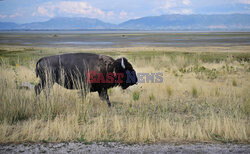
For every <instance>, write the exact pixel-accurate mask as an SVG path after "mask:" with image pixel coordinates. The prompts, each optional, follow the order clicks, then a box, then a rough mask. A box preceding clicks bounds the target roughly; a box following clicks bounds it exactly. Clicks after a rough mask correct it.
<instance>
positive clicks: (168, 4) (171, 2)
mask: <svg viewBox="0 0 250 154" xmlns="http://www.w3.org/2000/svg"><path fill="white" fill-rule="evenodd" d="M176 5H177V2H176V1H175V0H166V1H165V4H164V5H163V6H162V7H161V8H164V9H169V8H171V7H175V6H176Z"/></svg>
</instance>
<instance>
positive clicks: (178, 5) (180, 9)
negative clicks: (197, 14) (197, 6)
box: [154, 0, 194, 14]
mask: <svg viewBox="0 0 250 154" xmlns="http://www.w3.org/2000/svg"><path fill="white" fill-rule="evenodd" d="M190 4H191V1H190V0H181V1H177V0H165V1H164V3H161V4H160V6H159V7H158V8H156V9H154V12H158V14H165V13H167V14H192V13H194V12H193V10H192V9H191V8H190V6H189V5H190Z"/></svg>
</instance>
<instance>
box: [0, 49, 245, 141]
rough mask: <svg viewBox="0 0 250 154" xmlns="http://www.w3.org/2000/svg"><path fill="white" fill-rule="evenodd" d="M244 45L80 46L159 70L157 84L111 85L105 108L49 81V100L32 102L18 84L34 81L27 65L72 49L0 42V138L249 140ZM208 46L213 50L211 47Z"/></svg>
mask: <svg viewBox="0 0 250 154" xmlns="http://www.w3.org/2000/svg"><path fill="white" fill-rule="evenodd" d="M14 48H15V49H14ZM246 48H247V47H242V48H240V47H232V48H230V51H232V52H228V50H227V52H225V48H223V47H220V48H216V47H211V48H209V47H206V48H198V47H195V48H192V47H190V48H186V49H184V48H164V49H160V48H159V49H155V48H152V49H151V48H146V49H143V48H135V49H131V48H127V49H112V50H110V51H108V49H105V50H94V49H91V50H89V51H86V50H85V51H83V52H95V53H102V54H107V55H110V56H113V57H119V56H121V55H123V56H126V57H128V59H129V61H130V62H131V63H132V64H133V66H134V67H135V70H136V71H137V73H142V72H146V73H157V72H162V73H163V83H151V82H150V83H141V84H138V85H136V86H133V87H130V88H128V89H127V90H125V91H123V90H121V88H118V87H116V88H113V89H110V90H109V91H108V93H109V95H110V100H111V103H112V104H113V106H112V107H111V108H108V107H107V105H106V103H104V102H101V101H100V99H99V97H98V95H97V94H96V93H91V94H88V95H87V98H86V99H85V100H82V99H81V96H80V94H79V93H78V91H74V90H66V89H64V88H62V87H60V86H58V85H54V87H53V89H52V90H51V92H50V95H49V98H48V99H46V98H45V96H44V95H43V94H42V95H41V96H40V98H39V99H38V100H36V97H35V93H34V91H33V90H25V89H20V88H18V87H19V85H20V84H21V83H22V82H30V83H32V84H36V83H38V79H37V78H36V77H35V71H34V69H35V62H36V60H37V59H38V58H39V57H42V56H45V55H50V54H56V53H61V52H69V51H71V49H66V48H63V49H62V51H61V50H60V49H55V50H54V49H52V48H34V49H33V50H32V51H31V50H27V49H26V50H25V49H23V48H19V47H13V50H15V51H14V52H15V53H12V50H11V48H10V47H8V49H7V47H3V48H2V51H0V53H1V54H0V56H1V58H0V74H1V76H0V132H1V133H0V143H7V142H61V141H82V142H86V143H91V142H94V141H104V142H106V141H120V142H125V143H138V142H139V143H142V142H143V143H145V142H150V143H151V142H164V141H170V142H175V141H197V142H203V141H204V142H205V141H206V142H213V141H219V142H248V143H249V135H250V129H249V128H250V127H249V114H250V90H249V87H250V81H249V80H250V64H249V58H250V54H249V53H248V52H246ZM214 49H217V50H219V51H218V52H217V51H216V52H210V51H211V50H213V51H214ZM187 50H188V51H200V50H202V52H198V53H197V52H194V53H192V52H186V51H187ZM19 51H20V53H19ZM52 51H53V52H52ZM74 51H76V49H74ZM203 51H205V52H203ZM237 51H242V52H237Z"/></svg>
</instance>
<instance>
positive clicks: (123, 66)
mask: <svg viewBox="0 0 250 154" xmlns="http://www.w3.org/2000/svg"><path fill="white" fill-rule="evenodd" d="M121 65H122V68H123V69H125V65H124V60H123V58H122V62H121Z"/></svg>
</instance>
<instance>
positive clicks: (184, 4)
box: [0, 0, 250, 23]
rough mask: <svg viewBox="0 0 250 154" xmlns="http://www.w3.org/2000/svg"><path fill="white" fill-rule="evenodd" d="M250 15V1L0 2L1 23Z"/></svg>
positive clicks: (115, 21)
mask: <svg viewBox="0 0 250 154" xmlns="http://www.w3.org/2000/svg"><path fill="white" fill-rule="evenodd" d="M218 13H222V14H230V13H247V14H250V0H53V1H52V0H0V22H6V21H9V22H16V23H27V22H33V21H45V20H48V19H50V18H54V17H90V18H98V19H101V20H103V21H106V22H111V23H120V22H123V21H126V20H128V19H134V18H139V17H143V16H155V15H162V14H218Z"/></svg>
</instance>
